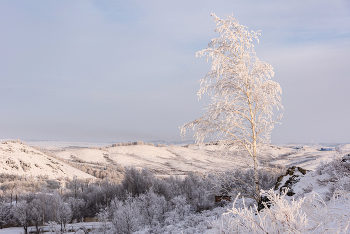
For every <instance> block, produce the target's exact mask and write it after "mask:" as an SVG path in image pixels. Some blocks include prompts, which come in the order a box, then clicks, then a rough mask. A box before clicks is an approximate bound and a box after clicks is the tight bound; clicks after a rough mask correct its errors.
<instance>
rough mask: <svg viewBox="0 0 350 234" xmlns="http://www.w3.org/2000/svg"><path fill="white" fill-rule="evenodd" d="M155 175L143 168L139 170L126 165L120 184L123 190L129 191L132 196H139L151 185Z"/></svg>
mask: <svg viewBox="0 0 350 234" xmlns="http://www.w3.org/2000/svg"><path fill="white" fill-rule="evenodd" d="M154 181H155V176H154V175H153V174H152V173H151V172H150V171H148V169H147V168H143V169H142V171H141V172H140V171H139V170H137V169H136V168H135V167H128V168H126V169H125V173H124V179H123V181H122V186H123V188H124V190H125V191H127V192H129V193H131V194H132V195H133V196H139V195H140V194H142V193H146V192H147V191H148V190H149V189H150V188H151V187H152V185H153V183H154Z"/></svg>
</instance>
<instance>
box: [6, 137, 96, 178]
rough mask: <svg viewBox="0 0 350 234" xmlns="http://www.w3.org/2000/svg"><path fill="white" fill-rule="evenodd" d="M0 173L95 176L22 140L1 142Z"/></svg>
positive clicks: (56, 176) (55, 176)
mask: <svg viewBox="0 0 350 234" xmlns="http://www.w3.org/2000/svg"><path fill="white" fill-rule="evenodd" d="M0 173H6V174H15V175H20V176H23V175H25V176H34V177H35V176H45V175H47V176H48V177H49V178H51V179H52V178H60V177H61V178H65V177H69V178H73V176H74V175H76V176H77V177H79V178H94V177H93V176H91V175H89V174H86V173H84V172H82V171H80V170H78V169H75V168H74V167H72V166H69V165H68V164H66V163H64V162H62V161H60V160H57V159H55V158H53V157H50V156H48V155H46V154H44V153H42V152H41V151H39V150H36V149H34V148H33V147H30V146H27V145H25V144H23V143H21V142H16V141H6V142H2V143H0Z"/></svg>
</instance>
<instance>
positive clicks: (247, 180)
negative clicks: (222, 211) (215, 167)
mask: <svg viewBox="0 0 350 234" xmlns="http://www.w3.org/2000/svg"><path fill="white" fill-rule="evenodd" d="M283 172H284V171H283V170H281V169H276V170H274V171H272V172H271V171H266V170H259V171H258V173H259V183H260V189H263V190H268V189H271V188H273V187H274V186H275V184H276V181H277V178H278V177H279V176H280V175H281V174H282V173H283ZM210 178H211V181H212V185H213V190H214V193H215V194H220V195H221V194H228V195H237V194H238V193H239V194H241V195H242V196H244V197H249V198H254V196H255V188H254V170H253V169H248V170H240V169H236V170H229V171H225V172H222V173H216V174H213V175H211V176H210Z"/></svg>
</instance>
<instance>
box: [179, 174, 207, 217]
mask: <svg viewBox="0 0 350 234" xmlns="http://www.w3.org/2000/svg"><path fill="white" fill-rule="evenodd" d="M180 186H181V187H180V189H181V191H182V194H183V195H184V196H185V197H186V200H187V202H188V203H189V204H190V205H191V210H192V211H195V212H199V211H202V210H207V209H211V208H213V207H214V194H213V193H212V191H211V188H212V184H211V181H210V180H208V179H207V178H206V177H204V176H199V175H195V174H194V173H189V174H188V175H187V177H186V178H185V179H184V180H183V182H182V183H181V185H180Z"/></svg>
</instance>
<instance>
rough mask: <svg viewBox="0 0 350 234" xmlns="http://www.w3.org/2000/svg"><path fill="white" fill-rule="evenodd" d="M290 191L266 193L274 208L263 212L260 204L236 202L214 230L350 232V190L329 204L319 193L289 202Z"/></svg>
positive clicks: (336, 196) (272, 233)
mask: <svg viewBox="0 0 350 234" xmlns="http://www.w3.org/2000/svg"><path fill="white" fill-rule="evenodd" d="M286 194H287V191H285V192H284V193H282V194H281V195H280V194H276V193H275V192H274V191H273V190H272V189H271V190H269V191H267V192H263V195H265V196H267V197H268V199H269V200H270V202H271V207H270V209H264V210H262V211H261V212H258V211H257V207H256V206H255V209H252V208H248V207H243V208H236V207H235V203H234V204H233V207H232V209H229V210H228V211H227V212H226V213H225V214H223V215H222V217H221V219H219V220H217V221H216V222H214V223H213V226H214V228H213V230H212V231H211V232H210V233H220V234H222V233H271V234H274V233H276V234H277V233H339V232H344V233H348V232H347V230H348V227H349V219H350V212H349V208H350V199H349V198H350V195H349V194H348V193H347V192H344V191H338V192H337V193H335V194H334V196H333V199H332V200H331V201H330V202H328V203H326V202H325V201H324V200H323V199H322V198H321V197H319V196H318V195H317V194H316V193H311V194H309V195H308V196H307V197H303V198H300V199H298V200H297V201H295V200H294V199H293V200H292V201H289V200H288V199H286V197H285V196H286ZM235 202H236V201H235ZM339 208H341V209H339Z"/></svg>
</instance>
